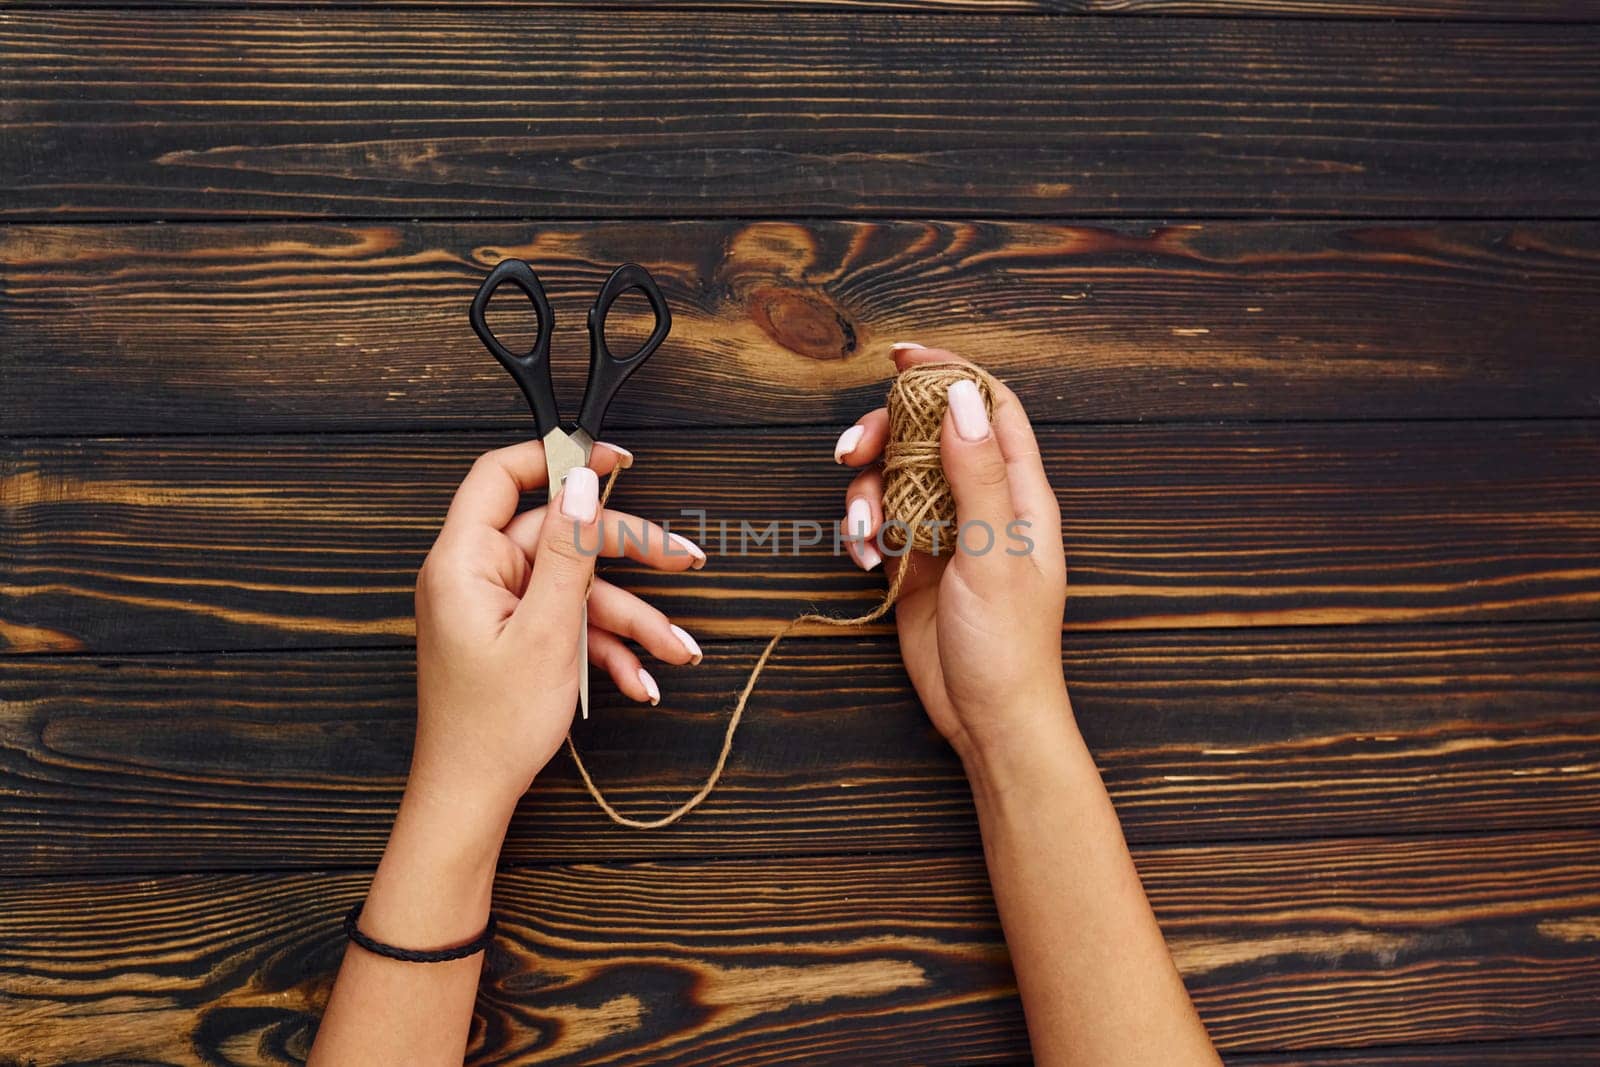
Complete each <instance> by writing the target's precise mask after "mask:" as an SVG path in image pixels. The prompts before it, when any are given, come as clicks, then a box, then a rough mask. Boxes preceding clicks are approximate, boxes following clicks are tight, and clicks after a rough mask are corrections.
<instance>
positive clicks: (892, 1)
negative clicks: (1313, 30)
mask: <svg viewBox="0 0 1600 1067" xmlns="http://www.w3.org/2000/svg"><path fill="white" fill-rule="evenodd" d="M34 2H36V0H5V3H3V4H0V7H10V8H24V7H27V6H29V5H30V3H34ZM434 4H436V0H389V3H388V6H395V7H405V6H424V7H425V6H432V5H434ZM38 6H43V5H38ZM49 6H50V7H53V8H61V7H115V8H119V9H128V8H139V7H205V8H219V7H222V8H226V7H278V6H296V7H314V8H322V9H328V8H337V7H358V6H360V0H160V2H159V3H156V2H153V0H71V2H70V3H63V2H61V0H55V2H53V3H51V4H50V5H49ZM454 6H460V7H465V6H468V4H459V5H454ZM470 6H472V7H481V8H497V7H518V8H529V7H535V8H537V7H547V8H552V9H556V10H558V11H560V13H561V15H562V17H565V16H566V14H567V11H568V10H570V9H571V8H574V7H576V8H579V9H583V8H596V7H602V8H606V7H618V8H637V7H639V6H640V4H639V0H470ZM649 6H650V8H651V9H652V10H657V11H659V10H669V9H671V10H695V9H698V8H713V9H718V10H727V9H731V8H733V9H736V8H745V9H750V10H755V11H762V12H771V11H773V10H778V9H782V10H789V11H874V12H878V11H881V12H890V13H907V12H930V13H947V12H973V13H978V14H987V15H995V14H1007V13H1016V14H1039V15H1212V16H1228V17H1241V16H1251V17H1268V18H1319V19H1321V18H1385V19H1387V18H1432V19H1486V20H1489V21H1493V22H1539V21H1555V22H1585V21H1594V20H1596V19H1600V6H1597V5H1596V4H1595V3H1594V0H1520V2H1512V0H670V3H652V4H650V5H649Z"/></svg>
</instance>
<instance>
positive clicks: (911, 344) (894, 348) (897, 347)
mask: <svg viewBox="0 0 1600 1067" xmlns="http://www.w3.org/2000/svg"><path fill="white" fill-rule="evenodd" d="M927 347H928V346H927V345H919V344H917V342H915V341H896V342H895V343H894V344H892V345H890V346H889V351H891V352H903V351H905V350H907V349H913V348H927Z"/></svg>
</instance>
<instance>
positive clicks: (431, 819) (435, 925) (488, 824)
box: [361, 786, 510, 949]
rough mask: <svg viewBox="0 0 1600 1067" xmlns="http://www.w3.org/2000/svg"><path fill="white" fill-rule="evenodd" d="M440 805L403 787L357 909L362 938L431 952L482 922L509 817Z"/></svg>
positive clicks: (436, 799) (476, 929) (455, 804)
mask: <svg viewBox="0 0 1600 1067" xmlns="http://www.w3.org/2000/svg"><path fill="white" fill-rule="evenodd" d="M441 800H442V798H440V797H438V796H437V795H433V794H430V793H428V792H427V791H422V790H417V789H414V788H413V787H412V786H408V787H407V789H406V794H405V796H404V798H403V799H402V800H401V802H400V811H399V813H398V814H397V815H396V816H395V822H394V828H393V829H392V830H391V831H390V834H389V843H388V845H387V846H386V847H385V848H384V853H383V859H382V860H381V861H380V862H379V864H378V870H377V873H376V874H375V875H374V876H373V879H372V887H371V889H370V890H369V891H368V894H367V900H366V905H365V907H364V909H363V911H362V916H361V929H362V931H363V932H364V933H366V934H367V935H368V936H370V937H374V938H376V939H378V940H379V941H383V942H386V943H388V944H391V945H398V946H400V947H403V948H418V949H430V948H435V947H439V946H446V945H454V944H460V943H462V942H464V941H468V940H470V939H471V938H473V937H475V936H476V935H477V934H478V933H479V932H480V931H481V930H482V929H483V927H484V925H485V923H486V922H487V921H488V915H489V902H490V898H491V896H492V893H493V888H494V876H495V869H496V866H497V864H498V862H499V856H500V846H501V843H502V842H503V841H504V839H505V832H506V827H507V825H508V823H509V819H510V813H509V812H505V813H503V814H502V813H501V812H500V811H498V810H496V809H493V808H483V809H480V810H472V809H469V808H467V807H465V806H463V805H462V804H461V803H459V802H448V803H446V802H441Z"/></svg>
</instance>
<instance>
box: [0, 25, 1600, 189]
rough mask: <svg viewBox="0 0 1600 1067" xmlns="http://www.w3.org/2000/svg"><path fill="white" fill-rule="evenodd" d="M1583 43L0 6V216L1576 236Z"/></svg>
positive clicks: (1587, 112) (1498, 32)
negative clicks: (1206, 225)
mask: <svg viewBox="0 0 1600 1067" xmlns="http://www.w3.org/2000/svg"><path fill="white" fill-rule="evenodd" d="M1597 52H1600V27H1596V26H1593V25H1570V26H1550V25H1530V24H1506V25H1494V26H1487V25H1472V24H1448V23H1447V24H1424V23H1375V22H1301V21H1252V20H1244V21H1240V20H1227V19H1205V20H1192V21H1191V20H1182V21H1169V20H1162V19H1148V20H1133V19H1093V20H1066V19H1017V18H1014V17H996V16H978V15H970V14H965V15H937V14H920V15H917V16H914V17H913V16H902V17H896V16H882V15H863V14H850V13H833V14H827V13H824V14H808V13H798V12H751V11H744V12H709V11H703V12H670V13H669V12H632V11H629V12H623V11H573V12H570V13H567V14H563V15H562V16H561V17H560V18H559V19H546V18H532V19H508V18H506V17H505V16H504V14H503V13H501V12H495V11H483V10H475V11H433V10H428V11H410V12H402V13H393V12H379V13H372V12H367V11H348V10H331V11H329V12H327V13H326V14H324V15H322V16H321V17H319V18H317V19H316V20H314V21H307V20H306V19H304V18H303V17H302V16H300V15H299V14H296V13H294V12H268V11H226V12H214V11H187V10H178V11H159V10H153V11H140V12H96V11H28V12H11V13H6V14H3V15H0V97H3V98H5V99H7V100H8V101H9V103H8V107H7V112H6V115H5V120H4V122H3V123H0V189H3V190H5V196H4V198H3V200H0V214H3V215H5V216H9V217H12V218H20V219H29V218H31V219H42V218H46V217H62V218H79V219H82V218H102V219H104V218H112V219H128V218H180V217H187V218H201V217H211V218H221V217H239V216H247V215H248V216H262V215H276V216H307V215H351V214H358V215H362V216H372V217H398V218H414V217H429V216H432V217H438V216H471V217H484V218H492V217H500V218H555V217H574V216H576V217H592V216H595V215H613V216H620V215H626V216H650V217H661V216H683V215H690V216H696V215H705V214H751V215H760V216H780V217H794V216H797V215H836V214H857V213H872V214H891V215H904V214H911V215H924V214H930V213H937V214H941V215H982V216H996V215H1016V214H1021V215H1029V216H1036V215H1072V216H1101V217H1123V218H1126V217H1141V216H1150V215H1155V216H1166V215H1173V216H1177V215H1188V216H1207V215H1212V216H1215V215H1230V216H1234V215H1251V216H1276V215H1281V214H1284V213H1304V214H1315V215H1339V216H1364V217H1395V216H1406V217H1418V216H1420V217H1431V216H1437V215H1440V214H1449V215H1457V216H1524V217H1551V216H1575V215H1586V214H1592V213H1594V212H1596V211H1600V184H1597V183H1596V182H1595V181H1594V167H1593V162H1594V156H1595V151H1596V147H1597V144H1600V78H1597V77H1595V75H1596V73H1597V68H1596V60H1595V56H1596V54H1597ZM668 87H669V88H668Z"/></svg>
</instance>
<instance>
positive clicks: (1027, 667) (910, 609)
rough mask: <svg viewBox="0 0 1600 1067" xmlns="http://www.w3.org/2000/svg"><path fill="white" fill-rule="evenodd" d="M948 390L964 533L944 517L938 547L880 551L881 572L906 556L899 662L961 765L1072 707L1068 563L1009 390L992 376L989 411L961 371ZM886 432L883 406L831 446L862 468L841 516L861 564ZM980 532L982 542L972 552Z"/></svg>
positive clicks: (915, 355)
mask: <svg viewBox="0 0 1600 1067" xmlns="http://www.w3.org/2000/svg"><path fill="white" fill-rule="evenodd" d="M892 353H893V358H894V361H895V366H896V369H897V370H904V369H905V368H907V367H909V366H912V365H913V364H917V363H942V362H950V361H961V362H966V361H964V360H961V357H959V356H957V355H955V354H954V353H952V352H947V351H944V350H942V349H933V348H922V347H920V346H913V345H903V344H902V345H896V346H895V347H894V349H893V350H892ZM950 401H951V408H950V410H949V411H948V412H947V413H946V415H945V419H944V426H943V430H942V433H941V459H942V463H943V466H944V471H945V476H946V478H947V479H948V480H949V482H950V488H951V491H952V493H953V495H954V496H955V500H956V524H957V530H965V531H966V534H965V536H964V537H963V538H962V539H961V541H960V543H953V542H955V540H956V531H954V530H946V531H944V532H943V534H942V536H941V546H942V550H941V551H940V553H939V554H938V555H937V556H935V555H930V554H927V553H922V552H917V551H910V552H906V553H904V555H903V556H901V557H899V558H894V557H890V558H889V560H888V566H889V568H890V573H891V577H892V576H893V574H894V571H895V569H896V568H898V567H906V568H908V570H907V573H906V575H905V578H904V581H903V584H902V586H901V592H900V599H899V600H898V602H897V603H896V605H895V622H896V626H897V628H898V630H899V634H900V654H901V658H902V659H903V660H904V661H905V665H906V671H907V673H909V674H910V676H911V682H912V684H913V685H914V686H915V687H916V690H917V695H918V696H919V697H921V699H922V704H923V707H925V708H926V709H927V712H928V716H929V718H930V719H932V721H933V724H934V726H935V727H937V728H938V730H939V732H940V733H941V734H943V735H944V737H945V738H946V739H947V740H948V741H949V742H950V743H951V745H952V746H953V747H954V748H955V749H956V751H957V752H958V753H959V754H960V755H961V757H962V758H963V760H966V761H967V762H968V763H969V765H970V763H971V761H972V760H973V759H974V758H977V757H981V756H984V755H986V754H989V753H992V752H995V751H1003V750H1005V749H1007V748H1011V747H1014V746H1016V745H1019V744H1020V745H1023V746H1026V745H1027V744H1028V743H1029V742H1030V739H1031V738H1033V737H1036V736H1038V733H1037V731H1036V727H1039V726H1047V725H1049V720H1051V719H1059V718H1060V717H1061V716H1063V715H1070V708H1069V705H1068V704H1067V696H1066V683H1065V681H1064V680H1063V678H1062V672H1061V616H1062V611H1063V609H1064V607H1065V604H1066V584H1067V574H1066V559H1065V556H1064V553H1063V549H1062V540H1061V513H1060V509H1059V506H1058V505H1057V503H1056V497H1055V493H1054V492H1053V491H1052V490H1051V488H1050V483H1049V481H1048V479H1047V478H1046V476H1045V472H1044V464H1043V462H1042V460H1041V458H1040V455H1039V446H1038V443H1037V442H1036V441H1035V439H1034V435H1033V427H1032V426H1031V425H1030V424H1029V422H1028V416H1027V413H1026V412H1024V411H1023V409H1022V404H1021V403H1020V402H1019V401H1018V400H1017V397H1016V394H1014V393H1013V392H1012V391H1011V390H1010V389H1007V388H1006V387H1004V386H998V387H997V389H996V391H995V394H994V417H993V420H992V421H991V420H990V419H989V418H988V417H987V413H986V412H985V410H984V406H983V401H982V398H981V396H980V395H979V393H978V390H977V389H976V387H973V386H971V385H970V384H969V385H967V386H961V385H957V386H955V387H953V388H952V396H951V397H950ZM888 436H889V416H888V411H887V410H886V409H883V408H879V409H877V410H876V411H872V412H869V413H868V414H867V415H865V416H863V417H862V418H861V419H860V421H858V422H857V423H856V424H855V425H854V426H852V427H851V428H850V429H848V430H846V431H845V432H844V434H843V435H842V436H841V437H840V438H839V447H838V449H837V450H836V452H835V456H834V458H835V459H837V460H838V461H839V462H840V463H845V464H848V465H849V466H852V467H864V468H866V469H865V470H863V471H862V473H861V474H859V475H857V476H856V478H855V480H854V481H852V482H851V483H850V488H849V489H848V490H847V491H846V494H845V501H846V506H845V518H844V520H843V521H842V524H841V526H842V529H843V530H844V533H845V536H846V537H850V538H860V537H862V536H863V535H865V537H866V538H867V540H865V541H859V540H858V541H855V542H853V543H849V549H850V552H851V555H852V557H853V558H854V559H855V561H856V563H857V564H858V565H859V566H861V567H863V568H864V569H867V570H871V569H872V568H873V567H876V566H877V565H878V563H879V562H881V561H882V560H883V556H884V553H883V552H882V551H881V549H882V547H883V546H882V544H881V543H880V542H879V541H878V540H877V538H878V533H879V531H880V530H881V528H882V526H883V523H884V514H883V475H882V472H881V470H880V469H879V465H878V460H879V458H880V456H881V454H882V452H883V449H884V446H885V444H886V443H887V441H888ZM985 526H987V530H985V529H984V527H985ZM969 527H970V529H969ZM990 532H992V534H993V543H992V546H991V547H990V548H989V549H988V551H978V550H979V549H982V548H983V546H984V544H985V543H986V542H987V541H988V537H987V535H988V533H990ZM1023 539H1025V540H1026V542H1029V543H1031V546H1030V545H1025V544H1024V540H1023ZM969 547H970V550H969ZM1025 548H1026V550H1024V549H1025ZM1056 725H1059V723H1057V724H1056Z"/></svg>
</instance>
